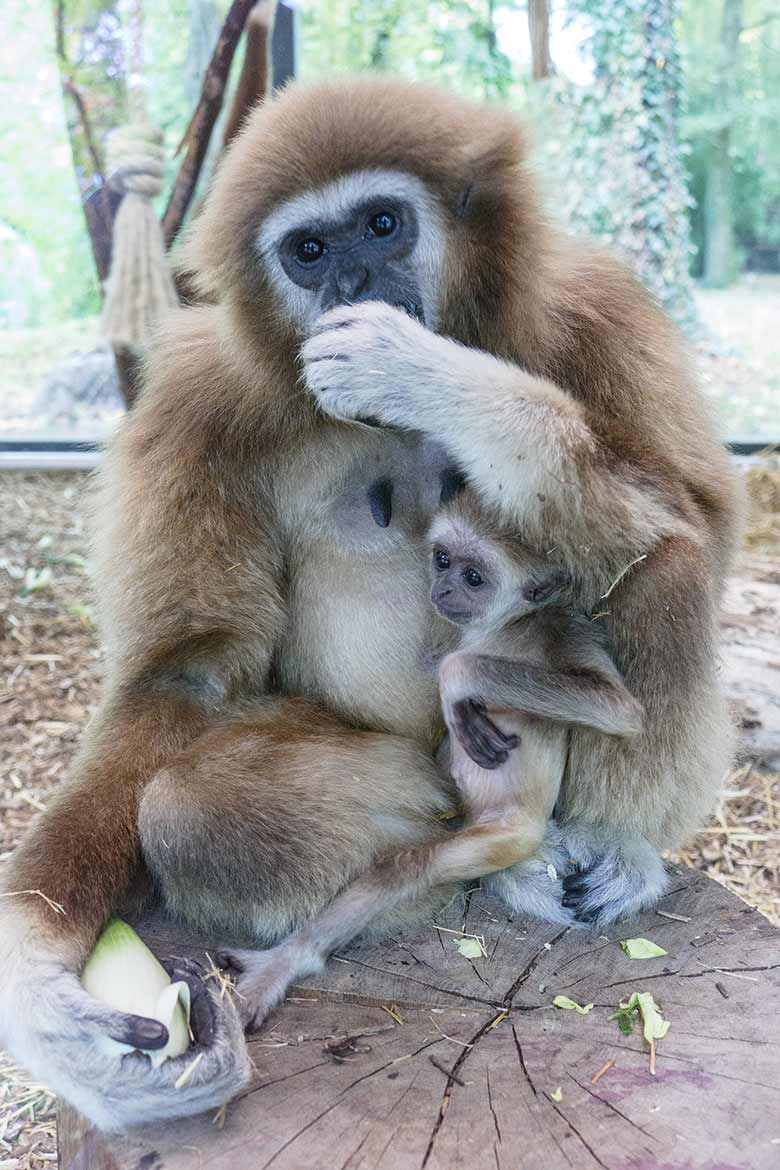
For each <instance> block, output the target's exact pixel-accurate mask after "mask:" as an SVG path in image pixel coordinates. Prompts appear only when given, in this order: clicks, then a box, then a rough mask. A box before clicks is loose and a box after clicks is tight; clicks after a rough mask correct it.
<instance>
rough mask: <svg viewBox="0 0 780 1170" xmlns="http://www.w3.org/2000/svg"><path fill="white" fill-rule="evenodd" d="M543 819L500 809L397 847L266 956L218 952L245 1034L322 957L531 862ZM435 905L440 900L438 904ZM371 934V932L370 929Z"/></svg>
mask: <svg viewBox="0 0 780 1170" xmlns="http://www.w3.org/2000/svg"><path fill="white" fill-rule="evenodd" d="M546 824H547V818H546V816H545V815H541V816H535V815H534V813H533V811H532V810H530V811H527V810H524V809H523V810H520V809H517V808H508V809H507V810H506V812H505V814H504V815H503V816H502V817H501V818H500V819H496V820H494V821H491V822H487V821H486V822H484V823H481V824H479V825H470V826H469V827H467V828H465V829H461V830H459V831H458V832H455V833H453V834H451V835H450V837H449V839H448V840H443V841H438V842H435V843H433V844H430V845H421V846H418V847H417V848H414V849H403V850H401V851H400V852H398V853H396V854H394V855H393V856H392V857H391V858H389V859H388V860H386V861H384V862H382V863H381V864H379V865H376V866H375V867H374V868H373V869H372V870H370V872H369V873H367V874H366V875H365V876H364V877H361V878H359V879H358V880H357V881H355V882H354V883H353V884H352V885H350V886H349V887H348V888H347V889H346V890H345V891H344V892H343V893H341V894H339V896H338V897H337V898H336V899H335V900H334V901H333V902H332V903H331V904H330V905H329V906H328V907H327V908H326V909H325V910H323V911H322V913H320V914H319V915H318V916H317V917H316V918H315V919H314V920H313V921H312V922H310V923H309V924H308V925H307V926H304V927H303V928H302V929H300V930H298V931H296V932H295V933H294V934H292V935H290V937H289V938H287V939H285V940H284V941H283V942H281V943H279V944H277V945H276V946H274V947H271V948H270V950H267V951H257V950H248V949H239V950H233V949H230V950H226V951H223V952H222V954H221V957H220V962H222V963H223V964H224V965H225V966H227V967H232V968H234V969H235V970H237V971H238V972H239V978H238V992H239V997H240V998H239V1005H240V1006H239V1011H240V1012H241V1015H242V1018H243V1019H244V1020H245V1021H246V1025H247V1028H248V1029H249V1030H250V1031H251V1030H252V1029H254V1028H257V1027H258V1026H259V1025H260V1024H261V1023H262V1021H263V1020H264V1019H265V1017H266V1016H267V1015H268V1013H269V1011H271V1009H272V1008H273V1007H275V1006H276V1004H277V1003H279V1001H280V1000H281V999H282V998H283V997H284V994H285V992H286V991H287V988H288V987H289V986H290V985H291V984H292V983H294V982H295V981H296V980H298V979H302V978H304V976H306V975H312V974H314V973H315V972H317V971H320V970H321V969H322V967H323V966H324V964H325V961H326V959H327V958H328V955H330V954H331V953H332V952H333V951H334V950H337V949H338V948H339V947H341V946H345V945H346V944H347V943H348V942H350V941H351V939H353V938H354V937H355V936H356V935H358V934H360V933H361V932H362V931H364V930H366V929H367V928H371V927H372V926H375V927H376V928H377V930H378V931H379V932H381V930H382V920H383V919H387V918H388V916H391V915H392V916H393V918H392V919H391V920H392V921H396V920H397V916H398V914H399V913H405V914H409V915H410V916H413V917H415V918H418V917H420V909H421V906H422V907H429V906H430V903H431V895H432V894H435V893H436V891H438V892H439V893H440V894H441V892H442V891H443V890H445V889H446V888H447V887H448V884H449V883H453V882H462V881H468V880H473V879H476V878H481V877H482V876H483V875H484V874H487V873H491V872H493V871H495V870H499V869H503V868H505V867H506V866H509V865H513V864H515V863H516V862H519V861H522V860H523V859H525V858H528V857H530V856H532V855H533V854H534V853H535V852H536V851H537V850H538V848H539V845H540V843H541V841H542V839H543V837H544V834H545V828H546ZM439 900H440V899H439ZM372 933H373V931H372Z"/></svg>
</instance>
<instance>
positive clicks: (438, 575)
mask: <svg viewBox="0 0 780 1170" xmlns="http://www.w3.org/2000/svg"><path fill="white" fill-rule="evenodd" d="M432 572H433V584H432V585H431V601H432V602H433V604H434V605H435V606H436V608H437V609H438V611H439V613H440V614H441V616H442V617H444V618H446V619H447V621H450V622H454V623H455V625H458V626H463V625H468V623H469V622H474V621H484V620H485V619H486V618H487V617H489V616H490V613H491V611H492V610H493V607H494V602H495V601H496V595H497V588H496V584H495V581H494V580H493V573H492V571H491V569H490V568H489V567H488V566H487V565H486V564H485V563H484V562H483V561H481V560H479V559H478V558H476V557H471V556H469V555H468V554H466V555H463V554H462V553H459V552H456V551H454V550H452V549H450V548H446V547H445V546H444V545H443V544H438V543H437V544H435V545H434V548H433V568H432Z"/></svg>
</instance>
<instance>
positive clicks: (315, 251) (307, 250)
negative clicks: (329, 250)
mask: <svg viewBox="0 0 780 1170" xmlns="http://www.w3.org/2000/svg"><path fill="white" fill-rule="evenodd" d="M324 255H325V244H324V243H323V241H322V240H317V239H315V238H314V236H312V237H311V238H310V239H308V240H301V242H300V243H299V244H298V245H297V247H296V249H295V259H296V260H299V261H300V263H301V264H313V263H314V261H315V260H319V259H321V257H322V256H324Z"/></svg>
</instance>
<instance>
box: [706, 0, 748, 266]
mask: <svg viewBox="0 0 780 1170" xmlns="http://www.w3.org/2000/svg"><path fill="white" fill-rule="evenodd" d="M741 29H742V0H724V2H723V22H722V25H721V44H720V58H721V59H720V69H719V74H720V78H719V81H720V84H719V87H718V88H719V93H720V97H719V101H720V103H722V106H723V123H722V125H721V126H719V127H718V128H717V129H716V130H715V131H714V132H713V135H712V145H711V148H710V150H709V152H708V154H709V157H708V159H707V170H706V178H705V185H704V208H703V210H704V273H703V282H704V284H706V285H707V286H708V287H709V288H725V287H726V286H727V285H729V284H731V283H732V281H733V280H734V276H735V274H736V267H737V262H736V255H735V249H734V202H733V191H732V186H733V171H734V160H733V158H732V145H733V144H732V135H733V124H734V116H735V104H736V93H735V90H736V78H737V69H738V57H739V34H740V31H741Z"/></svg>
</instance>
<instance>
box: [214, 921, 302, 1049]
mask: <svg viewBox="0 0 780 1170" xmlns="http://www.w3.org/2000/svg"><path fill="white" fill-rule="evenodd" d="M217 962H218V963H219V965H220V967H223V968H224V969H226V970H227V971H229V972H230V973H231V974H235V976H236V999H237V1007H238V1011H239V1014H240V1016H241V1020H242V1023H243V1025H244V1028H245V1029H246V1031H247V1032H256V1031H257V1030H258V1029H259V1027H260V1025H261V1024H262V1022H263V1020H264V1019H265V1018H266V1016H267V1015H268V1014H269V1012H271V1011H272V1010H273V1008H275V1007H276V1006H277V1004H279V1003H281V1001H282V1000H283V999H284V994H285V992H286V991H287V988H288V987H289V986H290V984H292V983H294V982H295V980H296V979H302V978H303V977H304V976H305V975H313V974H314V972H315V971H319V970H321V968H322V966H323V963H324V959H323V957H322V956H321V955H320V953H319V952H318V951H317V950H316V949H315V948H313V947H311V946H310V945H307V944H305V943H303V942H302V941H300V940H298V939H296V938H295V937H294V936H292V937H290V938H288V939H286V940H285V941H284V942H282V943H279V944H278V946H275V947H271V948H270V949H269V950H267V951H257V950H240V949H233V948H231V949H229V950H224V951H220V953H219V955H218V956H217Z"/></svg>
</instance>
